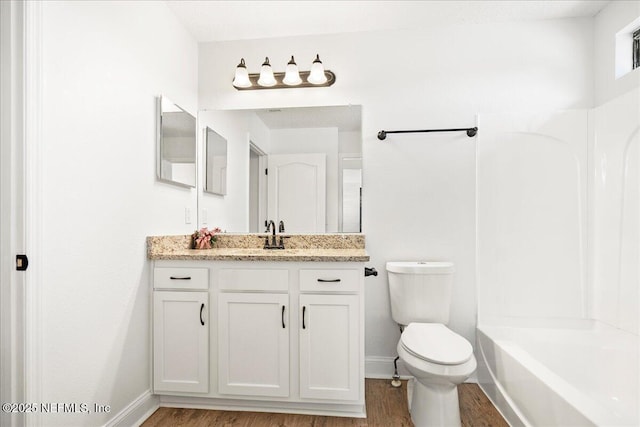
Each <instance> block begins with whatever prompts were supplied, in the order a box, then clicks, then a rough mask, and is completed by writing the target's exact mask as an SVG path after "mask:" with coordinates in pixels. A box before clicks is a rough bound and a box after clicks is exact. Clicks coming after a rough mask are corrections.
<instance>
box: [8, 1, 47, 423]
mask: <svg viewBox="0 0 640 427" xmlns="http://www.w3.org/2000/svg"><path fill="white" fill-rule="evenodd" d="M0 20H1V22H2V33H1V36H0V49H1V55H0V61H1V62H2V64H1V65H2V67H1V71H0V120H1V122H2V126H1V129H2V132H1V133H0V152H1V154H0V163H1V166H2V167H1V169H2V173H1V174H0V209H1V212H2V219H1V220H0V234H1V235H2V238H1V239H0V253H1V257H0V279H1V283H2V286H0V341H1V349H2V350H1V351H0V356H1V357H0V368H1V370H2V372H3V374H2V375H1V376H0V394H1V399H0V400H1V401H2V402H15V403H20V402H30V403H38V402H41V401H42V399H41V391H42V387H41V378H42V376H41V372H42V370H41V366H42V357H41V349H42V345H41V337H42V335H41V334H42V322H41V320H42V317H41V300H40V298H41V293H40V289H41V283H42V275H41V272H42V269H41V266H42V257H41V256H40V251H41V248H42V245H41V242H42V237H41V236H42V225H41V216H40V212H41V211H42V210H41V206H42V176H41V171H42V160H43V156H42V154H41V153H42V141H41V135H42V132H41V128H42V120H41V119H42V114H41V110H42V102H41V101H42V73H41V64H42V3H41V2H40V1H32V2H18V1H11V2H0ZM17 254H27V256H28V257H29V260H30V261H31V262H30V266H29V269H28V270H27V271H16V267H15V256H16V255H17ZM36 412H38V411H36ZM40 421H41V418H40V415H39V413H25V414H20V413H17V414H13V413H11V414H7V413H4V412H2V413H0V424H3V425H4V424H5V423H7V425H40V424H41V422H40Z"/></svg>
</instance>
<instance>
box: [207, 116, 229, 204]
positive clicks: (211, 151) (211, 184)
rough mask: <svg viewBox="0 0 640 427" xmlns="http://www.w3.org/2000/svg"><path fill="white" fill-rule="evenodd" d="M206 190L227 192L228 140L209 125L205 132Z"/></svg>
mask: <svg viewBox="0 0 640 427" xmlns="http://www.w3.org/2000/svg"><path fill="white" fill-rule="evenodd" d="M204 146H205V155H204V157H205V162H204V168H205V169H204V170H205V173H204V175H205V176H204V178H205V181H204V191H206V192H207V193H212V194H220V195H225V194H227V140H226V139H225V138H223V137H222V136H221V135H219V134H218V133H217V132H216V131H214V130H213V129H211V128H210V127H209V126H207V127H206V128H205V134H204Z"/></svg>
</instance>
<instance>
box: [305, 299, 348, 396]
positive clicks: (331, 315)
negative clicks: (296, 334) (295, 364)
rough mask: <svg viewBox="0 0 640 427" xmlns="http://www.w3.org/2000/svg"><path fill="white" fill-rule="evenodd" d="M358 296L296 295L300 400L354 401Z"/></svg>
mask: <svg viewBox="0 0 640 427" xmlns="http://www.w3.org/2000/svg"><path fill="white" fill-rule="evenodd" d="M359 305H360V304H359V302H358V297H357V296H356V295H300V306H301V307H302V308H301V315H302V327H301V329H300V397H303V398H309V399H331V400H356V399H358V393H359V383H358V380H359V378H360V374H359V361H360V353H359V351H358V345H357V344H356V343H357V342H358V331H359V328H358V321H359V317H358V314H359V312H358V309H359Z"/></svg>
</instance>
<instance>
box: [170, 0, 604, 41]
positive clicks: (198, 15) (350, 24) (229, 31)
mask: <svg viewBox="0 0 640 427" xmlns="http://www.w3.org/2000/svg"><path fill="white" fill-rule="evenodd" d="M166 3H167V4H168V5H169V7H170V8H171V10H172V11H173V12H174V13H175V15H176V16H177V17H178V19H179V20H180V21H181V22H182V24H183V25H184V26H185V27H186V28H187V29H188V31H189V32H190V33H191V34H192V35H193V37H194V38H195V39H196V40H197V41H198V42H211V41H224V40H246V39H262V38H271V37H289V36H300V35H313V34H335V33H347V32H359V31H375V30H384V29H387V30H390V29H410V28H419V27H424V26H433V25H442V24H465V23H467V24H471V23H483V22H505V21H531V20H540V19H558V18H573V17H588V16H595V15H596V14H597V13H598V12H599V11H600V10H601V9H602V8H603V7H605V6H606V5H607V4H608V3H610V1H597V0H580V1H572V0H562V1H561V0H545V1H538V0H522V1H507V0H501V1H479V0H475V1H308V0H307V1H188V0H187V1H176V0H170V1H167V2H166Z"/></svg>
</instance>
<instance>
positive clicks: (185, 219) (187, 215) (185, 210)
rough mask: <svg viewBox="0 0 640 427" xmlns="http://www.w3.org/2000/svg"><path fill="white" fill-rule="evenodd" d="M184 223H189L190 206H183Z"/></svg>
mask: <svg viewBox="0 0 640 427" xmlns="http://www.w3.org/2000/svg"><path fill="white" fill-rule="evenodd" d="M184 223H185V224H191V208H188V207H187V208H184Z"/></svg>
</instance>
